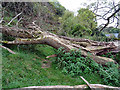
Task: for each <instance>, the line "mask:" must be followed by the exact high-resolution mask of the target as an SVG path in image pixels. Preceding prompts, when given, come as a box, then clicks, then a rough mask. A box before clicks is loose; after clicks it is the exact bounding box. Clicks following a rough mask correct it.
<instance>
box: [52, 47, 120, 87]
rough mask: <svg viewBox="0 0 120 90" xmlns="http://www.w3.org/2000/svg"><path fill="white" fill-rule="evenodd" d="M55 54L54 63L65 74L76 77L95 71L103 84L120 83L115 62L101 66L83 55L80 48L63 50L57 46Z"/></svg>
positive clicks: (119, 73) (119, 72) (116, 84)
mask: <svg viewBox="0 0 120 90" xmlns="http://www.w3.org/2000/svg"><path fill="white" fill-rule="evenodd" d="M56 54H57V60H56V61H54V63H56V64H57V68H59V69H62V72H63V73H65V74H69V75H71V76H72V77H76V76H79V75H84V74H89V73H97V74H99V75H100V76H101V78H102V79H103V81H104V82H105V84H108V85H115V86H119V84H120V71H119V69H118V65H117V64H114V63H107V64H106V65H105V66H102V65H100V64H98V63H96V62H95V61H93V60H92V59H91V58H90V57H83V56H82V55H81V50H80V49H79V50H77V51H76V50H71V51H70V52H65V51H64V48H59V49H58V51H57V53H56Z"/></svg>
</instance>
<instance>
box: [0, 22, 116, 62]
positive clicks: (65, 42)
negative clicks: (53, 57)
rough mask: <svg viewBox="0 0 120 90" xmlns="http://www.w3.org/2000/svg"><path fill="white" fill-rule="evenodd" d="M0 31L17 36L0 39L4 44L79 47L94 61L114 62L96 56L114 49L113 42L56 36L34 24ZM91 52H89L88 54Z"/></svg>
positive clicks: (5, 28)
mask: <svg viewBox="0 0 120 90" xmlns="http://www.w3.org/2000/svg"><path fill="white" fill-rule="evenodd" d="M1 30H2V31H0V32H2V33H3V34H6V35H11V36H14V37H17V38H16V39H15V40H14V41H0V43H6V44H16V45H22V44H46V45H49V46H52V47H54V48H56V49H58V48H60V47H64V49H65V50H66V51H69V50H71V49H75V50H77V49H81V54H82V55H83V56H85V57H87V56H89V57H91V58H92V59H93V60H94V61H95V62H97V63H100V64H105V63H106V62H114V60H112V59H110V58H106V57H101V56H97V54H98V53H102V52H104V51H107V50H108V51H110V50H112V49H115V48H116V46H115V45H114V44H113V43H106V42H97V41H92V40H88V39H75V38H68V37H64V36H57V35H55V34H52V33H50V32H47V31H43V30H42V29H41V28H40V27H39V26H37V25H36V24H32V25H30V26H29V29H27V30H24V29H19V28H16V27H7V26H3V27H1ZM88 52H89V53H91V54H88Z"/></svg>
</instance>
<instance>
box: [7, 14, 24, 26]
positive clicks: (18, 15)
mask: <svg viewBox="0 0 120 90" xmlns="http://www.w3.org/2000/svg"><path fill="white" fill-rule="evenodd" d="M21 14H22V12H20V13H19V14H17V15H16V16H15V17H14V18H12V20H11V21H10V22H9V23H8V24H7V26H8V25H10V24H11V23H12V21H13V20H14V19H16V18H17V17H18V16H20V15H21Z"/></svg>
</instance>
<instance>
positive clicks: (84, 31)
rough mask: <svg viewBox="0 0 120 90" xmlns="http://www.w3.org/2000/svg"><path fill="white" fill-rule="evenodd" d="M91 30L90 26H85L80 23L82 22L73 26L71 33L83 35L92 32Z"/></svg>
mask: <svg viewBox="0 0 120 90" xmlns="http://www.w3.org/2000/svg"><path fill="white" fill-rule="evenodd" d="M91 32H92V31H91V30H90V29H88V28H85V27H84V26H82V25H80V24H76V25H74V26H73V29H72V30H71V34H72V35H73V36H80V37H82V36H83V35H87V34H88V35H89V34H91Z"/></svg>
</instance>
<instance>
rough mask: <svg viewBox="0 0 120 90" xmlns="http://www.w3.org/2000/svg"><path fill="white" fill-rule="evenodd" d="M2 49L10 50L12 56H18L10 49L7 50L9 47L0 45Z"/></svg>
mask: <svg viewBox="0 0 120 90" xmlns="http://www.w3.org/2000/svg"><path fill="white" fill-rule="evenodd" d="M0 47H1V48H3V49H6V50H8V51H9V52H10V53H12V54H16V53H15V52H13V51H12V50H10V49H9V48H7V47H5V46H2V45H0Z"/></svg>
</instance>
